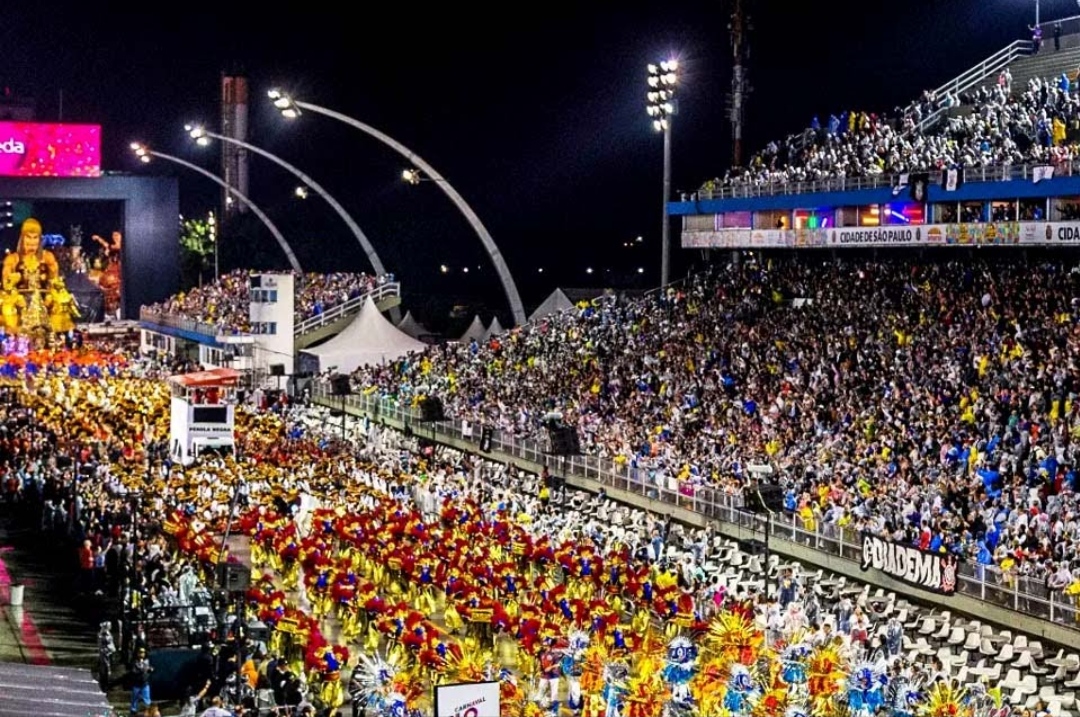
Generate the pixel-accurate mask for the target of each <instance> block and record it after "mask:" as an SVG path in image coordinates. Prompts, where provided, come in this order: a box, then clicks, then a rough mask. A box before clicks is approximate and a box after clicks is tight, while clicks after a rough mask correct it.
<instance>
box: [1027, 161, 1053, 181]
mask: <svg viewBox="0 0 1080 717" xmlns="http://www.w3.org/2000/svg"><path fill="white" fill-rule="evenodd" d="M1053 178H1054V167H1053V165H1050V164H1040V165H1039V166H1037V167H1035V168H1034V169H1032V170H1031V179H1032V180H1033V181H1034V182H1035V183H1036V184H1038V183H1039V182H1041V181H1042V180H1044V179H1053Z"/></svg>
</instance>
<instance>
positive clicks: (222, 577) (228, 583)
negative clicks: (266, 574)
mask: <svg viewBox="0 0 1080 717" xmlns="http://www.w3.org/2000/svg"><path fill="white" fill-rule="evenodd" d="M217 569H218V585H220V586H221V589H222V590H225V591H227V592H231V593H242V592H246V591H247V589H248V587H249V586H250V585H251V568H249V567H247V566H245V565H241V564H240V563H222V564H221V565H218V566H217Z"/></svg>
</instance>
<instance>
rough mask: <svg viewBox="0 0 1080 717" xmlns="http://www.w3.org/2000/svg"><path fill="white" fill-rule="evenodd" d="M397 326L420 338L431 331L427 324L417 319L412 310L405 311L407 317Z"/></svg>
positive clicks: (415, 337)
mask: <svg viewBox="0 0 1080 717" xmlns="http://www.w3.org/2000/svg"><path fill="white" fill-rule="evenodd" d="M397 327H398V328H399V329H401V330H402V331H404V332H405V333H407V334H408V335H409V336H412V337H413V338H414V339H418V338H420V337H421V336H426V335H428V334H430V333H431V332H430V331H428V328H427V327H426V326H424V325H423V324H421V323H420V322H419V321H417V320H416V317H414V316H413V315H412V312H411V311H406V312H405V318H403V319H402V320H401V322H400V323H398V325H397Z"/></svg>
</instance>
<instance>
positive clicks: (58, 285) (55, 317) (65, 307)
mask: <svg viewBox="0 0 1080 717" xmlns="http://www.w3.org/2000/svg"><path fill="white" fill-rule="evenodd" d="M45 304H46V306H47V307H48V309H49V328H50V329H52V331H53V333H56V334H66V333H69V332H71V331H73V330H74V329H75V319H77V318H80V317H81V316H82V314H80V313H79V306H78V303H77V302H76V301H75V297H74V296H73V295H72V294H71V292H70V291H68V290H67V287H66V286H64V282H63V280H62V279H60V278H59V277H57V278H56V279H53V280H52V284H51V286H50V291H49V295H48V296H47V297H46V300H45Z"/></svg>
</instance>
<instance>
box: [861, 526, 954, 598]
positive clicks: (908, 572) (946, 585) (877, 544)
mask: <svg viewBox="0 0 1080 717" xmlns="http://www.w3.org/2000/svg"><path fill="white" fill-rule="evenodd" d="M861 567H862V569H863V570H869V569H870V568H874V569H875V570H880V571H881V572H883V573H885V574H886V575H890V576H892V577H894V578H897V579H898V580H903V581H904V582H906V583H910V584H911V585H914V586H916V587H920V588H922V589H923V590H932V591H934V592H937V593H942V594H945V595H952V594H953V593H954V592H956V556H955V555H952V554H950V553H930V552H926V551H923V550H920V549H919V548H916V547H915V546H913V545H907V544H904V543H894V542H892V541H889V540H883V539H881V538H878V537H876V536H873V535H869V534H865V535H863V539H862V562H861Z"/></svg>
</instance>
